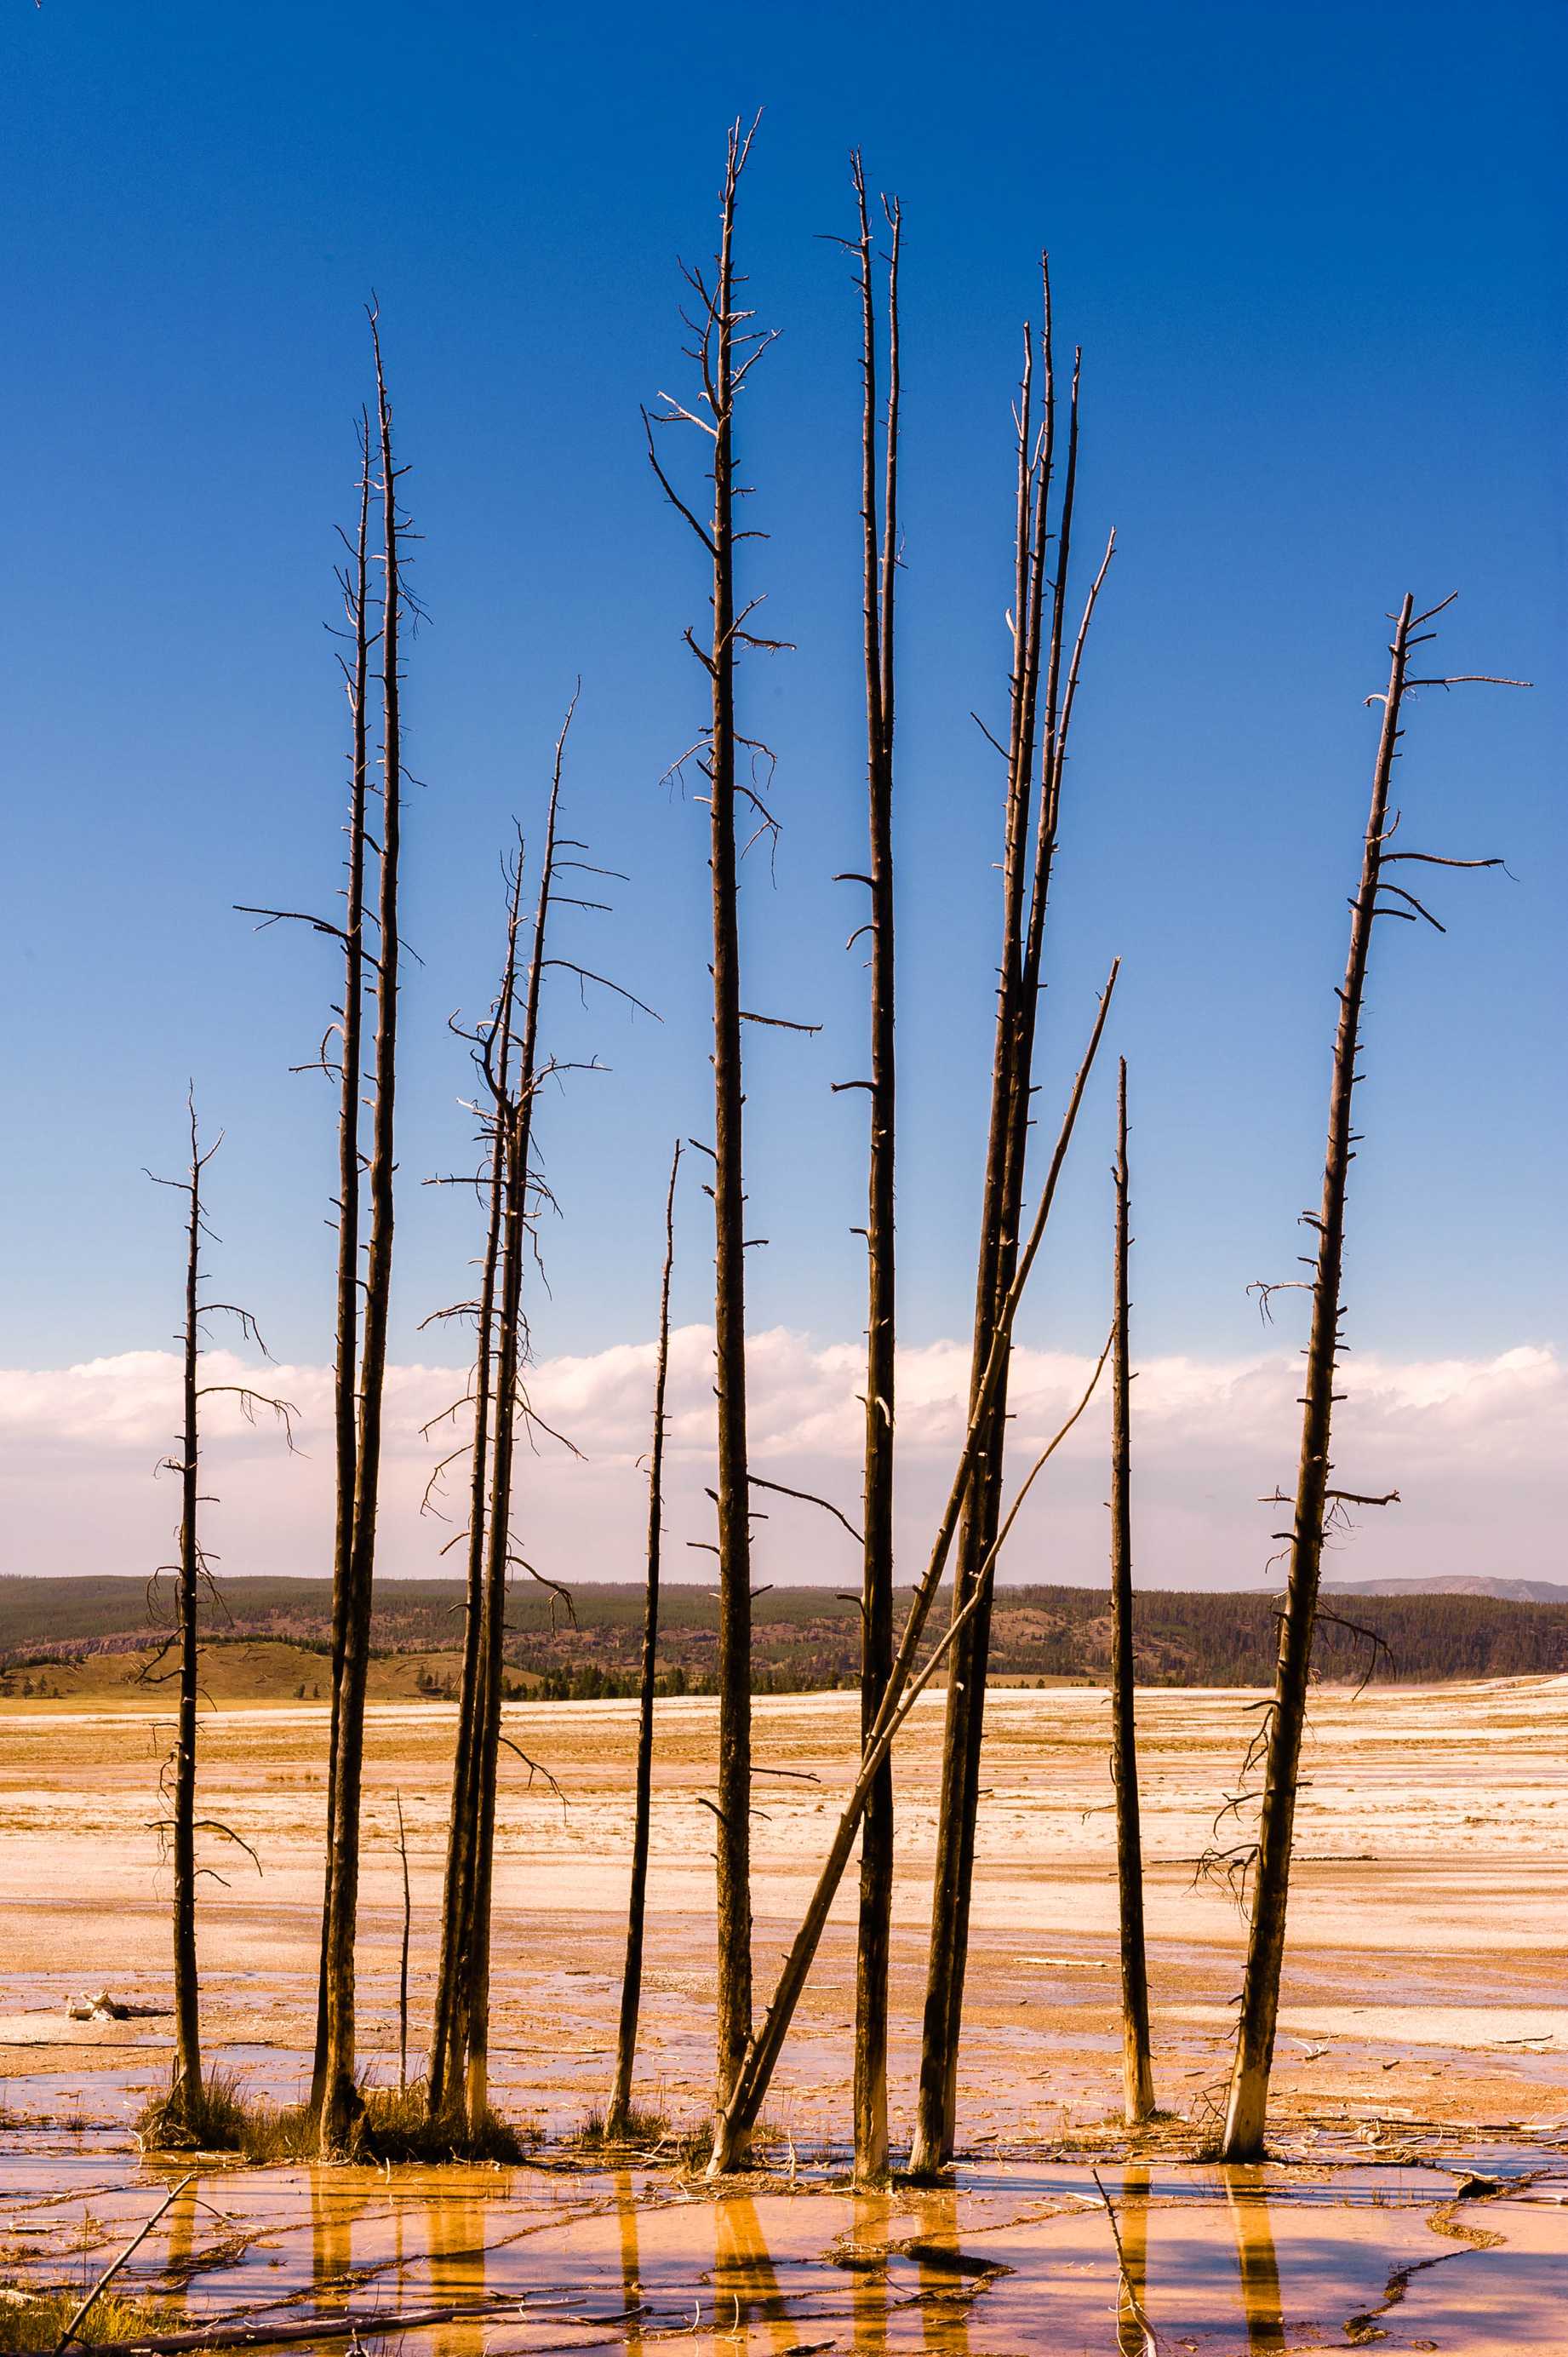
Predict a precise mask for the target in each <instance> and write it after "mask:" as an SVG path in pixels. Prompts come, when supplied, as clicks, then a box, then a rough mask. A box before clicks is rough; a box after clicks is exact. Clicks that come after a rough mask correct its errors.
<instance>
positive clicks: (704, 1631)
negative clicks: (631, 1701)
mask: <svg viewBox="0 0 1568 2357" xmlns="http://www.w3.org/2000/svg"><path fill="white" fill-rule="evenodd" d="M222 1595H223V1608H224V1609H223V1610H221V1611H212V1610H210V1609H209V1610H208V1613H207V1628H208V1635H209V1639H210V1640H211V1641H213V1642H214V1643H216V1644H220V1645H223V1644H246V1643H251V1644H253V1643H255V1642H256V1641H258V1640H263V1641H270V1642H272V1643H273V1644H277V1643H280V1642H281V1643H282V1644H284V1645H286V1646H288V1647H291V1648H297V1649H299V1652H300V1655H301V1657H302V1659H303V1658H306V1657H308V1656H311V1655H315V1656H319V1655H321V1654H322V1653H324V1652H326V1650H327V1645H328V1630H329V1626H330V1606H331V1596H330V1589H329V1586H328V1582H327V1581H326V1580H323V1579H284V1578H277V1579H269V1578H262V1579H254V1578H252V1579H246V1578H235V1579H231V1580H229V1581H226V1582H225V1583H224V1585H223V1591H222ZM572 1602H573V1607H574V1609H575V1620H574V1619H573V1618H571V1617H569V1616H568V1614H567V1612H566V1610H565V1609H564V1608H563V1607H562V1605H561V1604H560V1602H559V1601H558V1600H557V1599H556V1598H553V1597H552V1596H551V1595H550V1594H549V1593H548V1592H547V1591H546V1590H544V1589H542V1588H541V1587H533V1586H532V1585H530V1584H528V1583H527V1582H523V1583H521V1584H520V1585H519V1586H518V1587H516V1588H514V1590H513V1592H512V1595H511V1598H510V1601H509V1605H508V1622H509V1628H510V1634H509V1637H508V1639H507V1662H508V1666H509V1669H510V1672H511V1674H512V1676H513V1678H514V1679H515V1681H516V1684H515V1688H514V1690H515V1691H518V1692H522V1691H532V1692H542V1693H543V1694H546V1695H551V1694H553V1695H603V1694H618V1693H622V1694H623V1693H630V1692H631V1691H633V1690H634V1685H635V1679H636V1674H637V1665H638V1660H639V1649H640V1642H641V1626H642V1591H641V1589H640V1587H632V1586H609V1585H607V1584H603V1583H599V1582H587V1581H585V1582H581V1583H579V1584H578V1585H577V1586H576V1587H575V1589H574V1590H573V1595H572ZM1276 1604H1277V1598H1276V1597H1274V1596H1273V1595H1268V1594H1246V1595H1242V1594H1237V1593H1234V1592H1228V1593H1214V1592H1208V1591H1200V1590H1185V1589H1162V1588H1152V1589H1148V1590H1146V1591H1144V1592H1143V1593H1141V1594H1140V1595H1139V1597H1138V1598H1137V1605H1136V1648H1137V1655H1138V1670H1139V1676H1140V1678H1141V1679H1142V1680H1143V1681H1144V1683H1145V1684H1161V1685H1262V1684H1267V1683H1268V1682H1269V1681H1270V1679H1271V1678H1272V1675H1273V1659H1274V1648H1275V1641H1276V1631H1275V1620H1274V1612H1275V1608H1276ZM1325 1605H1326V1611H1327V1612H1328V1613H1330V1614H1334V1615H1337V1616H1338V1617H1339V1618H1341V1619H1343V1620H1346V1621H1350V1622H1355V1623H1357V1624H1359V1628H1360V1629H1362V1630H1364V1631H1374V1632H1375V1633H1376V1635H1377V1636H1378V1637H1379V1638H1380V1640H1381V1641H1382V1644H1383V1645H1384V1646H1386V1647H1387V1649H1388V1652H1387V1655H1386V1656H1385V1655H1382V1654H1381V1653H1380V1656H1379V1659H1378V1661H1377V1663H1376V1665H1375V1672H1374V1674H1375V1675H1376V1676H1378V1677H1380V1678H1389V1677H1392V1678H1396V1679H1399V1680H1402V1681H1404V1682H1415V1683H1420V1682H1423V1681H1430V1680H1435V1679H1445V1678H1487V1677H1514V1676H1520V1675H1530V1674H1541V1673H1543V1672H1564V1671H1568V1602H1563V1603H1551V1604H1549V1603H1530V1602H1516V1601H1513V1600H1509V1599H1505V1598H1497V1597H1487V1596H1468V1595H1400V1596H1369V1595H1364V1594H1363V1595H1357V1596H1356V1597H1355V1598H1346V1597H1344V1596H1339V1597H1337V1598H1336V1597H1335V1596H1332V1595H1329V1596H1326V1598H1325ZM941 1609H945V1608H944V1607H939V1611H940V1610H941ZM754 1622H755V1637H756V1660H757V1674H756V1679H755V1684H756V1685H757V1688H758V1690H759V1691H761V1692H765V1693H766V1692H773V1693H789V1692H799V1691H802V1690H806V1689H810V1688H813V1687H821V1686H832V1685H838V1684H849V1683H851V1682H853V1680H854V1674H855V1665H856V1658H857V1653H858V1645H859V1608H858V1605H857V1603H856V1602H855V1600H854V1599H853V1598H843V1597H835V1596H833V1595H832V1594H831V1593H829V1592H828V1591H826V1590H824V1589H822V1588H815V1587H776V1588H773V1589H770V1590H769V1591H768V1592H767V1593H765V1594H763V1595H761V1596H759V1597H758V1598H757V1601H756V1605H755V1609H754ZM160 1633H161V1632H160V1631H159V1629H158V1626H157V1623H156V1620H155V1619H154V1617H153V1615H152V1614H150V1612H149V1608H148V1602H147V1591H146V1587H145V1583H144V1582H143V1581H142V1580H140V1579H135V1578H119V1577H83V1578H58V1579H22V1578H0V1670H3V1671H5V1672H8V1673H9V1675H8V1676H7V1677H6V1678H5V1688H6V1690H8V1691H16V1675H17V1674H19V1673H21V1672H23V1671H26V1670H27V1669H29V1668H31V1667H36V1666H37V1665H39V1664H41V1663H49V1662H55V1663H72V1662H74V1663H81V1662H83V1661H86V1660H91V1659H93V1658H95V1657H99V1656H103V1655H125V1654H130V1653H134V1652H138V1651H139V1650H141V1649H143V1648H145V1647H148V1646H150V1645H152V1644H156V1642H157V1641H158V1639H159V1635H160ZM1110 1636H1111V1628H1110V1620H1109V1618H1108V1616H1107V1612H1106V1598H1105V1595H1104V1592H1103V1591H1102V1590H1101V1589H1099V1588H1088V1587H1003V1588H1000V1589H999V1590H998V1592H997V1597H996V1606H995V1614H994V1620H993V1653H992V1671H993V1676H995V1677H998V1678H1003V1679H1020V1678H1023V1679H1032V1678H1053V1679H1054V1678H1087V1679H1097V1678H1100V1677H1102V1676H1103V1675H1104V1674H1105V1671H1106V1667H1107V1664H1108V1663H1109V1659H1110ZM374 1642H375V1645H376V1648H377V1650H378V1652H380V1653H381V1655H382V1656H392V1657H402V1656H423V1657H427V1659H426V1660H425V1661H424V1662H422V1663H421V1664H420V1666H419V1667H418V1669H417V1672H415V1671H414V1668H413V1663H409V1664H408V1665H407V1674H408V1676H409V1677H410V1679H411V1680H414V1681H416V1683H417V1686H418V1689H419V1690H420V1691H423V1692H428V1693H433V1694H440V1693H443V1692H446V1691H447V1690H448V1689H449V1687H450V1684H451V1681H452V1675H453V1670H454V1667H455V1659H454V1657H455V1655H456V1652H457V1651H458V1649H459V1648H460V1646H461V1643H462V1596H461V1591H460V1589H459V1587H457V1585H456V1582H454V1581H452V1580H445V1579H439V1580H438V1579H425V1580H388V1581H385V1582H383V1584H382V1585H381V1587H380V1589H379V1590H378V1592H377V1597H376V1611H375V1627H374ZM716 1643H717V1605H716V1603H715V1601H714V1598H713V1596H712V1595H710V1594H709V1593H708V1591H707V1590H706V1589H703V1588H698V1587H669V1588H667V1589H666V1591H665V1594H664V1598H663V1604H662V1611H661V1635H660V1684H661V1685H662V1686H663V1687H664V1689H665V1690H666V1691H667V1692H675V1693H682V1692H692V1693H700V1692H702V1691H703V1690H704V1689H705V1688H707V1687H709V1686H711V1684H712V1682H713V1674H714V1657H715V1650H716ZM1370 1650H1371V1648H1370V1645H1369V1640H1368V1638H1366V1637H1365V1636H1361V1635H1358V1634H1356V1633H1354V1632H1353V1631H1351V1630H1350V1629H1348V1628H1345V1627H1339V1626H1337V1625H1335V1622H1334V1620H1326V1621H1325V1623H1324V1625H1323V1627H1322V1629H1321V1631H1320V1635H1319V1640H1318V1652H1317V1663H1318V1669H1319V1673H1320V1674H1321V1675H1323V1676H1325V1677H1327V1678H1330V1679H1359V1677H1360V1676H1361V1674H1362V1673H1363V1671H1364V1670H1365V1668H1366V1666H1367V1664H1368V1661H1369V1652H1370ZM301 1691H303V1688H301Z"/></svg>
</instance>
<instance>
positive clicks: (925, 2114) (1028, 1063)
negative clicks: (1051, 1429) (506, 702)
mask: <svg viewBox="0 0 1568 2357" xmlns="http://www.w3.org/2000/svg"><path fill="white" fill-rule="evenodd" d="M1040 351H1041V361H1042V367H1043V378H1044V397H1043V401H1042V404H1041V414H1040V421H1039V426H1038V435H1037V439H1036V425H1035V421H1034V416H1033V413H1032V405H1031V404H1032V385H1033V352H1032V346H1031V343H1030V339H1028V337H1027V335H1026V341H1025V366H1024V378H1023V383H1022V386H1021V388H1020V397H1019V404H1018V411H1017V420H1018V458H1017V492H1016V509H1015V533H1014V569H1015V582H1014V604H1013V611H1012V631H1013V669H1012V678H1011V692H1010V725H1009V732H1008V740H1007V744H1006V746H1005V747H1004V748H1001V749H1002V750H1003V751H1004V754H1005V758H1006V762H1007V784H1006V796H1005V815H1006V824H1005V848H1004V860H1003V946H1002V956H1001V960H1000V964H999V978H998V986H997V1006H996V1038H995V1047H994V1052H993V1064H992V1099H991V1122H990V1129H989V1133H988V1137H987V1146H986V1164H985V1179H984V1186H983V1196H982V1208H981V1229H980V1248H979V1254H978V1257H977V1265H976V1272H975V1311H974V1334H973V1344H972V1358H971V1402H973V1399H974V1396H975V1387H976V1385H977V1383H978V1380H979V1375H980V1371H981V1370H982V1369H983V1367H984V1365H985V1363H986V1361H987V1357H988V1354H989V1351H990V1344H991V1338H992V1336H993V1332H994V1330H995V1321H996V1317H997V1313H998V1308H999V1305H1000V1304H1001V1302H1002V1301H1003V1300H1004V1298H1005V1297H1006V1294H1007V1290H1008V1286H1009V1284H1010V1282H1011V1278H1012V1274H1013V1270H1014V1267H1015V1263H1016V1258H1017V1250H1018V1236H1019V1230H1020V1222H1021V1217H1022V1208H1023V1200H1024V1180H1025V1166H1026V1149H1027V1141H1028V1133H1029V1126H1030V1117H1031V1116H1030V1107H1031V1104H1032V1102H1033V1094H1034V1049H1035V1033H1036V1009H1037V1006H1038V1000H1039V994H1040V988H1041V974H1042V964H1043V959H1044V952H1045V923H1046V911H1047V903H1048V899H1049V893H1050V884H1051V873H1052V868H1053V865H1054V861H1055V855H1056V845H1057V831H1058V815H1059V809H1060V795H1061V782H1062V773H1063V768H1064V764H1065V760H1066V751H1067V741H1068V734H1069V726H1070V723H1071V716H1072V705H1073V697H1074V694H1075V691H1076V687H1077V681H1078V671H1079V663H1080V662H1081V658H1082V653H1083V647H1084V641H1085V639H1086V637H1087V633H1088V630H1089V625H1090V619H1091V618H1092V616H1093V612H1094V608H1095V604H1096V601H1097V599H1098V597H1099V595H1100V590H1101V586H1102V584H1103V582H1104V579H1105V574H1106V570H1107V567H1108V566H1109V564H1110V561H1111V554H1112V548H1113V547H1114V542H1115V535H1114V534H1112V539H1111V543H1110V544H1109V545H1108V546H1107V549H1106V554H1105V557H1104V560H1103V562H1102V563H1101V567H1100V571H1099V573H1098V575H1097V576H1096V577H1095V580H1094V583H1093V585H1092V587H1091V588H1090V593H1089V597H1088V599H1087V601H1086V604H1085V607H1084V612H1083V618H1082V620H1081V622H1080V624H1079V632H1078V637H1077V640H1076V641H1075V643H1074V647H1073V651H1072V659H1071V662H1070V665H1069V668H1068V674H1067V678H1066V682H1065V684H1064V682H1063V676H1062V670H1063V651H1064V645H1065V637H1064V626H1065V619H1066V612H1067V588H1068V565H1069V554H1070V549H1071V538H1072V514H1073V503H1074V495H1075V490H1076V484H1077V471H1078V390H1079V371H1078V364H1077V361H1076V360H1075V362H1074V368H1073V380H1072V393H1071V402H1070V406H1069V432H1068V453H1067V466H1066V470H1065V477H1064V483H1063V490H1062V496H1061V500H1060V504H1059V511H1058V518H1057V529H1056V533H1055V538H1056V544H1057V553H1056V573H1055V578H1054V580H1050V579H1047V553H1048V548H1049V543H1050V539H1051V533H1050V492H1051V483H1052V468H1053V464H1054V455H1055V439H1056V391H1055V366H1054V353H1053V347H1052V339H1051V308H1050V282H1049V278H1048V276H1047V278H1046V280H1045V285H1044V323H1043V330H1042V336H1041V344H1040ZM1047 601H1048V610H1049V615H1050V628H1049V632H1048V635H1047V631H1046V629H1045V617H1046V613H1047ZM1036 744H1038V747H1039V793H1038V805H1037V811H1036V814H1035V818H1034V826H1033V854H1032V857H1031V849H1030V834H1031V827H1030V818H1031V812H1032V811H1035V810H1036V805H1035V795H1034V768H1035V759H1036ZM1006 1423H1007V1394H1006V1383H1005V1375H1004V1380H1003V1386H1002V1389H1001V1392H1000V1394H999V1395H998V1396H997V1398H996V1400H995V1401H994V1403H993V1409H992V1416H991V1423H990V1426H989V1428H988V1430H987V1432H986V1434H985V1436H984V1441H983V1449H982V1453H981V1459H980V1463H979V1466H978V1468H977V1472H976V1478H975V1481H974V1485H973V1487H972V1491H971V1493H970V1497H969V1499H968V1501H967V1504H966V1506H965V1511H964V1525H963V1530H962V1532H961V1536H960V1541H959V1560H958V1570H957V1575H956V1577H955V1579H954V1583H953V1610H954V1613H955V1615H957V1614H958V1613H962V1614H963V1615H964V1618H965V1630H964V1634H963V1636H962V1638H961V1641H959V1642H957V1643H955V1645H954V1647H953V1657H952V1664H951V1670H950V1676H949V1681H948V1706H947V1721H946V1726H945V1728H944V1734H943V1749H942V1779H941V1793H940V1802H939V1806H938V1824H937V1859H936V1867H935V1872H934V1875H933V1879H932V1901H931V1945H930V1954H929V1962H928V1966H927V1978H926V2002H925V2014H924V2021H923V2028H922V2038H921V2054H920V2084H919V2095H918V2106H917V2115H916V2128H915V2137H914V2143H913V2147H912V2150H911V2154H910V2168H911V2169H913V2170H914V2171H915V2173H916V2174H918V2175H922V2174H927V2173H929V2172H930V2171H931V2170H933V2169H940V2168H941V2167H943V2166H945V2164H946V2162H947V2161H948V2160H949V2159H950V2158H951V2154H952V2144H953V2130H954V2118H955V2112H956V2104H957V2092H958V2053H959V2037H960V2030H961V2022H962V2013H963V1986H964V1973H965V1967H966V1963H967V1958H968V1948H969V1909H970V1894H971V1890H972V1883H973V1874H974V1841H975V1826H976V1821H977V1817H978V1813H979V1805H980V1760H981V1748H982V1744H983V1737H984V1710H985V1679H986V1668H987V1663H988V1660H989V1655H990V1642H991V1582H990V1581H989V1579H985V1580H983V1579H982V1574H981V1566H983V1564H985V1563H986V1562H987V1561H988V1559H989V1557H990V1555H991V1551H992V1548H993V1544H994V1542H995V1537H996V1529H997V1523H998V1518H999V1515H1000V1512H1001V1501H1002V1472H1003V1459H1004V1439H1005V1433H1006Z"/></svg>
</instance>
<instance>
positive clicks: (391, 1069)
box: [321, 317, 403, 2155]
mask: <svg viewBox="0 0 1568 2357" xmlns="http://www.w3.org/2000/svg"><path fill="white" fill-rule="evenodd" d="M371 338H372V341H373V348H374V352H375V365H376V405H377V421H378V426H379V438H380V446H381V526H382V555H383V563H384V566H385V576H386V577H385V588H384V593H383V602H382V613H381V684H382V729H383V735H382V747H381V893H380V907H379V924H378V931H379V935H380V952H379V957H378V961H377V967H376V1043H375V1106H374V1113H373V1117H372V1130H371V1159H370V1171H369V1190H368V1191H369V1199H370V1212H371V1232H370V1252H369V1256H368V1259H367V1263H366V1271H365V1308H364V1323H363V1336H362V1348H361V1355H360V1402H359V1410H360V1420H359V1430H358V1436H357V1446H358V1455H357V1459H356V1472H355V1489H354V1517H353V1528H352V1533H351V1543H350V1550H349V1596H348V1609H347V1612H346V1615H345V1626H344V1631H343V1659H342V1665H341V1670H340V1674H339V1677H338V1752H337V1758H336V1760H335V1761H334V1762H333V1767H334V1776H333V1787H332V1853H331V1862H330V1870H329V1874H328V1935H327V1964H328V1971H327V2071H326V2084H325V2088H324V2091H323V2095H322V2104H321V2145H322V2151H323V2153H324V2154H328V2155H329V2154H333V2153H338V2152H342V2151H344V2150H346V2149H347V2148H348V2147H349V2145H350V2143H351V2142H352V2141H353V2138H354V2136H355V2133H356V2130H357V2126H358V2122H359V2117H360V2113H361V2111H362V2109H363V2106H362V2104H361V2102H360V2093H359V2090H358V2087H357V2086H356V2084H355V2076H354V1934H355V1928H356V1924H357V1921H358V1913H359V1884H360V1786H361V1781H362V1771H363V1757H364V1716H365V1682H366V1676H367V1673H368V1670H369V1665H370V1640H371V1591H372V1587H373V1583H374V1577H375V1549H376V1510H377V1501H378V1494H379V1489H380V1476H381V1394H382V1388H383V1383H384V1381H385V1374H386V1350H387V1322H388V1316H389V1312H390V1308H391V1299H392V1228H393V1185H392V1174H393V1170H394V1168H395V1155H394V1116H395V1098H396V1082H397V994H398V949H399V939H398V861H399V852H400V846H401V833H402V795H403V748H402V718H401V699H402V675H401V673H400V670H399V624H400V620H401V605H402V596H403V591H402V586H401V580H400V574H399V555H398V533H399V529H400V526H399V517H398V500H397V483H398V469H397V468H396V467H395V466H394V464H393V460H392V406H391V403H390V401H389V399H388V397H387V389H386V379H385V375H384V373H383V371H382V366H381V339H380V334H379V331H378V329H377V327H376V323H375V320H374V318H373V317H372V319H371Z"/></svg>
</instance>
